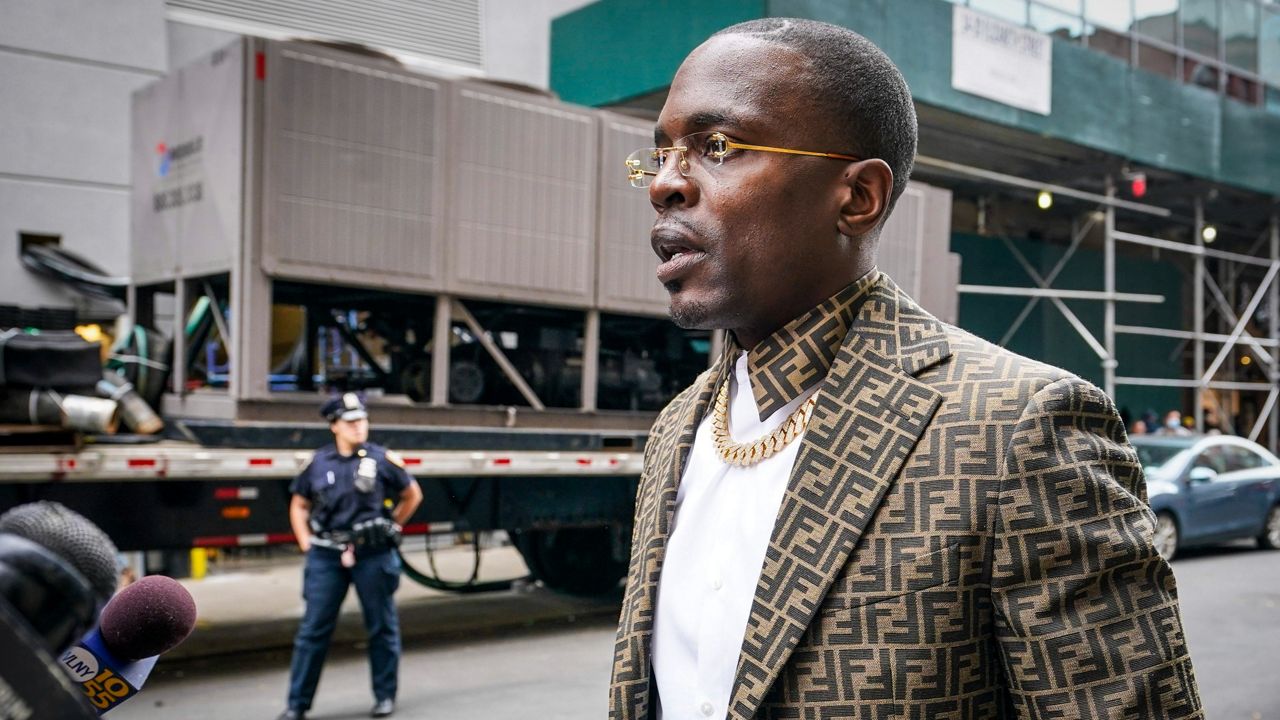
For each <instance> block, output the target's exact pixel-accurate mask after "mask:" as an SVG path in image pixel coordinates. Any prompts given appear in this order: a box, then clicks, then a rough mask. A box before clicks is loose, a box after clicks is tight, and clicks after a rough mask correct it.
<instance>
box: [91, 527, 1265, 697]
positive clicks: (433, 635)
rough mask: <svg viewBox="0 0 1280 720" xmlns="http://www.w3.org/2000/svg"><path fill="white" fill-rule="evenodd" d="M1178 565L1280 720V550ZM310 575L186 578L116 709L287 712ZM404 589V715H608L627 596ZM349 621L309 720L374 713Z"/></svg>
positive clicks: (465, 562) (1183, 594)
mask: <svg viewBox="0 0 1280 720" xmlns="http://www.w3.org/2000/svg"><path fill="white" fill-rule="evenodd" d="M412 560H413V558H412V557H411V561H412ZM439 560H440V561H439V563H438V564H439V567H440V570H441V573H442V575H444V576H446V577H453V578H462V577H466V575H467V574H469V569H470V558H469V555H468V553H467V552H465V551H463V550H457V549H455V550H450V551H447V552H445V553H441V554H440V557H439ZM1173 568H1174V573H1175V575H1176V576H1177V580H1178V588H1179V595H1180V599H1181V605H1182V613H1183V619H1184V626H1185V628H1186V633H1187V640H1188V643H1189V645H1190V647H1191V653H1192V658H1193V660H1194V661H1195V667H1196V674H1197V677H1198V679H1199V684H1200V690H1201V695H1202V698H1203V700H1204V703H1205V709H1206V717H1207V718H1209V720H1280V683H1277V681H1276V678H1277V668H1280V643H1278V642H1277V639H1280V552H1261V551H1257V550H1255V549H1253V547H1252V545H1251V544H1247V543H1244V544H1236V545H1231V546H1225V547H1221V548H1215V549H1212V550H1200V551H1190V552H1187V553H1186V554H1185V555H1184V556H1183V557H1180V558H1179V559H1177V560H1175V561H1174V563H1173ZM522 573H523V565H522V564H521V563H520V560H519V557H518V555H517V554H516V553H514V551H512V550H511V549H510V548H493V549H489V550H486V551H484V562H483V564H482V574H481V577H482V579H486V578H498V577H511V576H514V575H519V574H522ZM298 574H299V572H298V567H297V565H296V564H292V565H289V564H285V565H279V564H277V565H273V566H270V567H267V568H261V569H255V570H253V571H244V572H240V573H233V574H231V575H228V576H224V577H218V578H209V579H206V580H202V581H186V583H185V584H187V586H188V587H189V588H190V589H191V590H192V592H193V595H195V596H196V598H197V603H198V604H199V607H200V612H201V618H202V619H201V623H202V624H201V626H200V628H199V629H198V630H197V632H196V633H195V634H193V636H192V638H191V639H190V640H189V641H188V643H187V644H186V645H184V646H183V647H182V648H179V650H180V651H183V653H184V654H182V655H178V651H175V653H174V654H173V656H166V657H165V658H163V659H162V661H161V663H160V665H158V666H157V671H156V673H155V674H154V675H153V676H152V678H151V681H150V682H149V684H148V685H147V687H146V688H145V689H144V690H143V693H142V694H141V695H140V696H139V697H138V698H136V699H134V700H132V701H130V703H129V704H126V705H124V706H122V707H120V708H118V709H116V710H113V711H112V717H113V718H115V719H116V720H128V719H129V718H135V719H137V720H151V719H153V718H186V719H189V720H206V719H207V720H214V719H221V718H229V717H230V718H235V719H236V720H242V719H243V720H249V719H250V718H259V717H261V718H273V717H274V716H275V714H276V713H278V712H279V711H280V709H281V707H282V705H283V702H284V695H285V688H286V685H287V683H288V664H289V649H288V645H289V642H290V641H291V639H292V632H293V631H294V629H296V627H297V618H298V617H300V614H301V600H300V598H299V597H298V585H299V579H298V578H297V577H295V576H296V575H298ZM397 597H398V599H399V602H400V606H401V617H402V624H403V625H404V627H405V631H406V640H405V655H404V659H403V661H402V666H401V667H402V670H401V689H400V710H399V712H398V713H397V717H406V718H449V719H453V718H505V717H529V718H564V719H566V720H579V719H580V720H588V719H595V718H600V717H604V715H605V714H606V703H607V688H608V679H609V669H610V665H611V663H612V651H613V630H614V622H615V620H616V616H617V611H618V602H619V600H618V597H616V596H614V597H610V598H605V599H602V600H582V599H574V598H567V597H564V596H561V595H556V594H554V593H550V592H547V591H545V590H543V589H542V588H538V587H523V588H520V589H516V590H513V591H507V592H500V593H491V594H485V595H472V596H448V595H442V594H440V593H436V592H433V591H427V590H425V589H422V588H417V587H415V586H413V584H412V583H410V582H408V581H407V580H406V581H405V583H404V584H403V585H402V590H401V594H400V595H398V596H397ZM237 598H238V599H237ZM348 609H349V610H354V606H351V607H349V608H348ZM264 616H268V617H269V619H267V620H263V619H262V618H263V617H264ZM344 627H345V628H346V636H345V637H344V638H340V641H339V642H337V643H335V647H334V651H333V653H332V654H331V656H330V659H329V662H328V664H327V665H326V669H325V674H324V677H323V678H322V680H321V686H320V691H319V693H318V695H317V698H316V705H315V708H314V712H313V713H311V714H310V715H309V717H312V718H317V719H319V720H339V719H344V718H359V717H367V713H368V710H369V706H370V704H371V702H372V700H371V698H370V696H369V689H368V684H369V681H368V667H367V664H366V662H365V659H364V655H363V652H364V650H363V643H362V638H361V630H360V627H359V619H358V615H356V614H349V615H348V616H347V617H346V618H345V621H344ZM244 648H254V651H253V652H243V651H240V650H242V649H244ZM228 651H230V652H232V654H217V653H225V652H228ZM211 652H212V653H215V654H209V653H211Z"/></svg>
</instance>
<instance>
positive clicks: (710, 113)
mask: <svg viewBox="0 0 1280 720" xmlns="http://www.w3.org/2000/svg"><path fill="white" fill-rule="evenodd" d="M742 125H743V122H742V120H741V119H740V118H738V117H736V116H734V115H730V114H728V113H724V112H720V111H718V110H700V111H698V112H695V113H693V114H691V115H689V116H688V118H686V119H685V120H684V126H685V127H686V128H687V129H688V130H689V131H690V132H699V131H702V130H706V129H708V128H725V129H727V130H734V129H739V128H741V127H742ZM667 138H668V135H667V134H666V133H665V132H663V130H662V128H661V127H655V128H654V129H653V142H654V144H655V145H662V144H663V142H665V141H666V140H667Z"/></svg>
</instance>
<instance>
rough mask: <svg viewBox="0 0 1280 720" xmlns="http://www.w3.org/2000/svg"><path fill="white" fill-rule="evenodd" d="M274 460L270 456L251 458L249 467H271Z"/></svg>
mask: <svg viewBox="0 0 1280 720" xmlns="http://www.w3.org/2000/svg"><path fill="white" fill-rule="evenodd" d="M273 463H274V461H273V460H272V459H271V458H269V457H265V458H249V467H271V465H272V464H273Z"/></svg>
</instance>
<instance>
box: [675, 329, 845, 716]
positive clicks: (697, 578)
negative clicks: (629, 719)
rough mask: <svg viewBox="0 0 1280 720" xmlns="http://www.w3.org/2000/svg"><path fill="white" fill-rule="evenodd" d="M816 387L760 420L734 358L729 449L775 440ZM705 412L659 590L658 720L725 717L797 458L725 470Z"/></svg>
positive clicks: (796, 445)
mask: <svg viewBox="0 0 1280 720" xmlns="http://www.w3.org/2000/svg"><path fill="white" fill-rule="evenodd" d="M818 385H821V383H817V384H815V385H814V387H812V388H810V389H809V390H807V391H805V392H804V393H802V394H801V395H800V396H799V397H797V398H795V399H794V400H792V401H791V402H790V403H788V404H787V405H786V406H784V407H783V408H781V409H779V410H778V411H776V412H774V413H773V414H772V415H770V416H769V417H768V418H767V419H765V420H764V421H763V422H762V421H761V420H760V416H759V410H758V407H757V405H756V401H755V396H754V395H753V394H752V392H751V385H750V379H749V376H748V374H747V353H745V352H744V353H741V354H740V355H739V356H738V359H737V362H735V363H734V369H733V382H732V383H731V385H730V388H729V389H730V394H729V429H730V432H731V433H732V436H733V439H734V441H736V442H753V441H755V440H756V439H758V438H760V437H763V436H765V435H767V434H768V433H770V432H773V430H774V429H775V428H777V427H779V426H780V425H782V423H783V422H784V421H786V419H787V417H788V416H789V415H791V413H792V412H793V411H794V410H795V409H796V408H798V407H800V404H801V403H803V402H804V401H805V400H806V399H808V398H809V396H810V395H812V394H813V393H814V392H817V389H818ZM713 407H714V406H713ZM712 414H713V411H712V412H708V413H707V416H706V417H705V418H703V420H702V423H701V424H700V425H699V426H698V432H697V435H696V436H695V438H694V441H693V448H692V450H691V451H690V453H689V459H688V464H687V465H686V466H685V470H684V475H683V477H682V478H681V481H680V490H679V492H678V494H677V496H676V509H675V517H674V519H673V520H672V530H671V537H670V539H669V540H668V542H667V554H666V560H665V561H664V563H663V566H662V577H661V578H660V579H659V582H658V601H657V611H656V613H655V616H654V627H653V650H652V653H653V654H652V658H653V674H654V678H655V679H656V681H657V688H658V693H657V694H658V696H659V704H658V717H659V718H661V719H662V720H684V719H685V718H689V719H690V720H706V719H707V718H711V717H717V718H723V717H724V716H725V715H726V713H727V712H728V705H729V698H730V696H731V695H732V692H733V679H734V675H735V674H736V671H737V667H738V654H739V652H740V651H741V649H742V641H743V636H744V635H745V634H746V628H747V619H748V617H749V615H750V613H751V603H752V599H753V598H754V596H755V591H756V583H757V582H758V581H759V579H760V570H761V568H762V567H763V565H764V555H765V550H766V549H767V548H768V547H769V537H770V535H771V534H772V533H773V525H774V522H775V520H776V519H777V516H778V508H779V507H780V506H781V504H782V497H783V495H784V494H785V492H786V489H787V481H788V480H789V478H790V476H791V468H792V466H793V465H794V464H795V460H796V454H797V453H798V452H799V450H800V438H797V439H795V440H793V441H792V442H791V444H790V445H788V446H787V447H786V448H784V449H783V450H782V451H780V452H779V453H778V454H776V455H774V456H773V457H771V458H769V459H767V460H763V461H761V462H759V463H757V464H755V465H751V466H748V467H737V466H733V465H729V464H727V463H725V462H724V461H723V460H721V459H720V455H719V453H717V452H716V448H715V440H714V439H713V437H712V434H711V416H712Z"/></svg>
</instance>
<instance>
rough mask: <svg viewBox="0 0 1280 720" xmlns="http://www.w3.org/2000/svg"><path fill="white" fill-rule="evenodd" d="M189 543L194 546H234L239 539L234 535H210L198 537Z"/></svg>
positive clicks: (238, 542)
mask: <svg viewBox="0 0 1280 720" xmlns="http://www.w3.org/2000/svg"><path fill="white" fill-rule="evenodd" d="M191 543H192V544H193V545H195V546H196V547H235V546H236V545H239V544H240V539H239V538H238V537H236V536H235V535H211V536H209V537H198V538H196V539H195V540H192V541H191Z"/></svg>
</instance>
